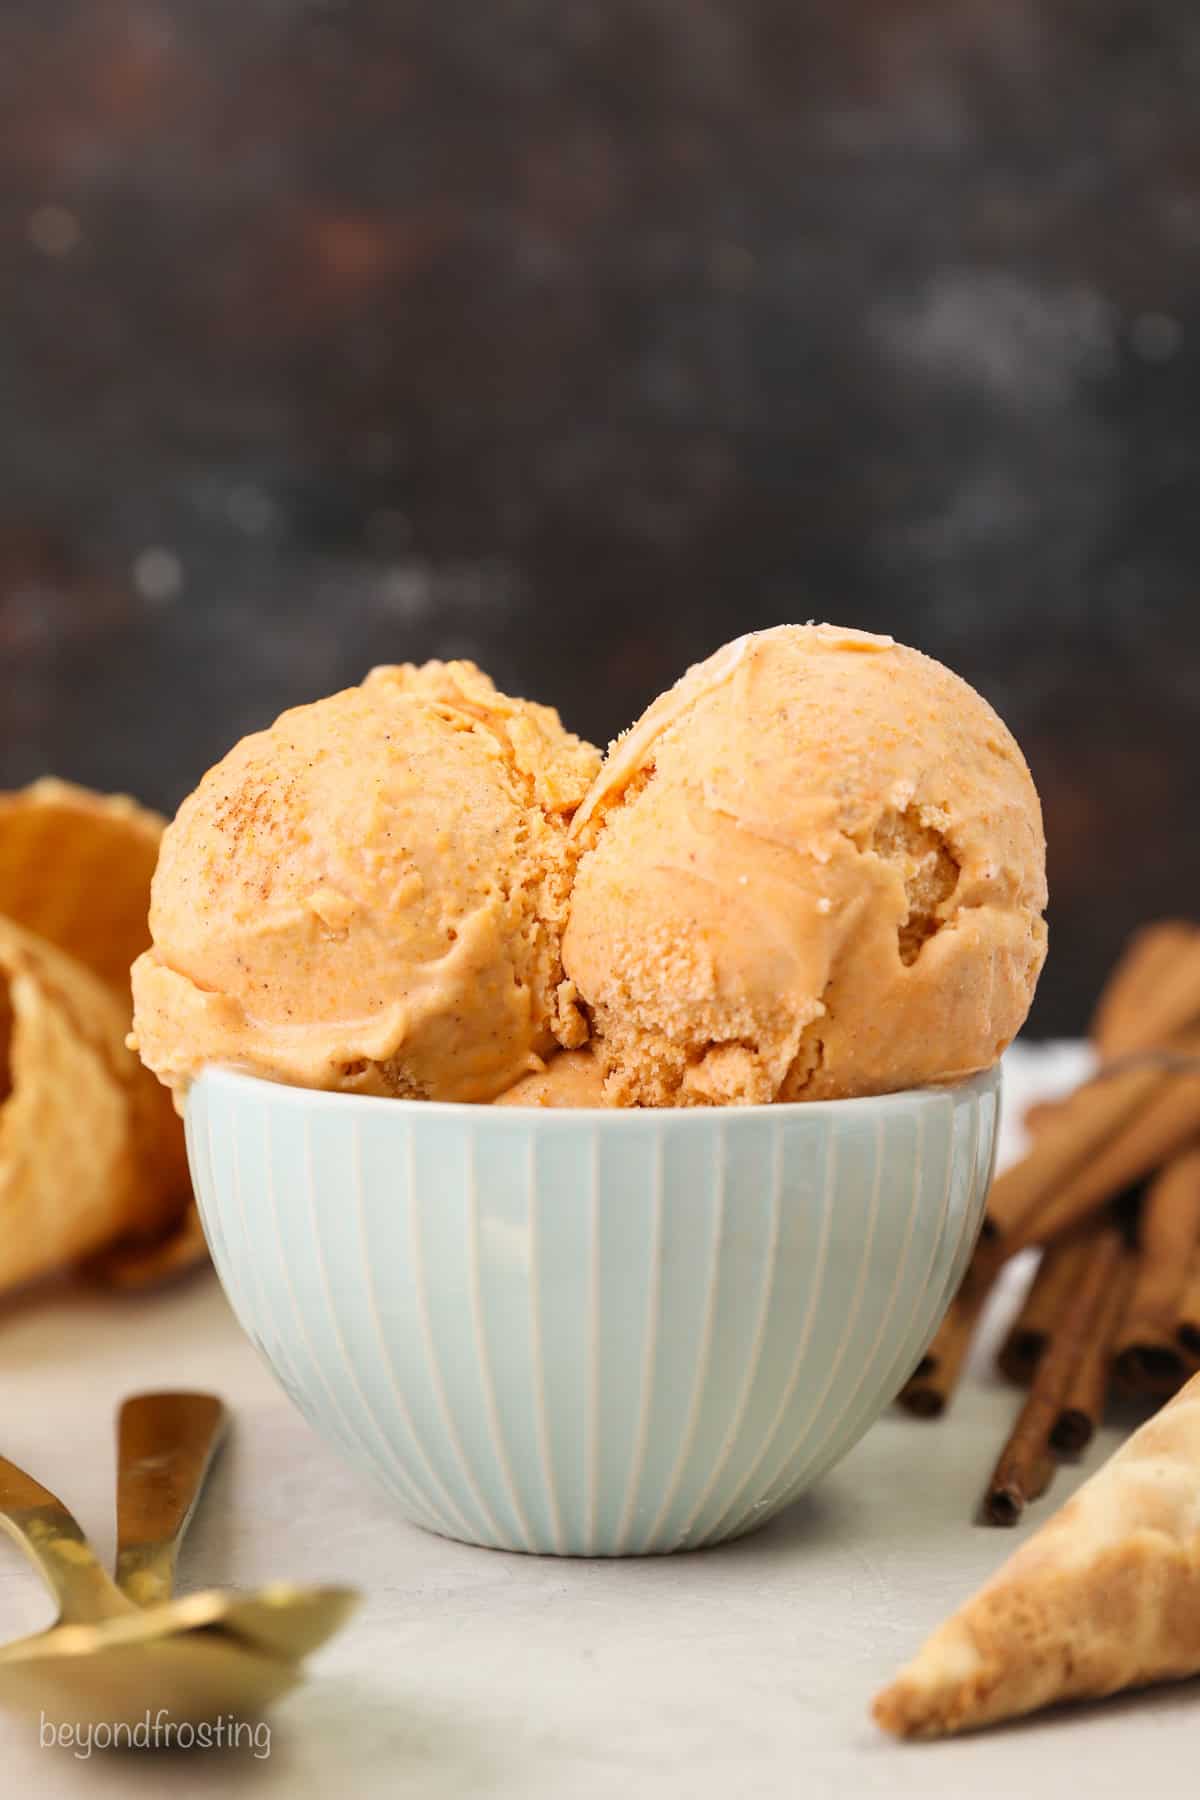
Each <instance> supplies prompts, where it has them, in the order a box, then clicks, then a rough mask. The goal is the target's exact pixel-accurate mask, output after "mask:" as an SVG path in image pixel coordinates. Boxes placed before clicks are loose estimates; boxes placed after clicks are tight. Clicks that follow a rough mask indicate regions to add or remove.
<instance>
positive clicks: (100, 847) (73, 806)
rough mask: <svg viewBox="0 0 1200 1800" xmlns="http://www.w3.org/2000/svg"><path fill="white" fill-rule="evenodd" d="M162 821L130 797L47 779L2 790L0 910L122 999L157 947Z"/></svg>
mask: <svg viewBox="0 0 1200 1800" xmlns="http://www.w3.org/2000/svg"><path fill="white" fill-rule="evenodd" d="M163 825H164V821H163V820H162V819H161V818H160V817H159V815H158V814H157V813H153V812H148V811H147V810H146V808H145V807H142V806H139V805H138V804H137V803H136V801H133V800H129V799H126V798H125V796H124V795H120V794H116V795H110V794H93V793H91V792H90V791H89V790H88V789H87V788H81V787H75V786H74V785H73V784H72V783H70V782H67V781H57V780H55V779H53V778H52V777H50V776H47V777H46V778H45V779H44V780H42V781H35V782H34V783H33V785H32V787H27V788H21V789H19V790H18V791H17V792H15V793H0V913H3V915H4V916H5V918H8V919H12V920H13V921H14V923H15V924H17V925H20V926H23V927H24V929H25V930H26V931H32V932H36V934H37V935H38V937H42V938H46V939H47V940H48V941H49V942H50V943H51V944H54V945H55V946H56V947H57V948H58V949H59V950H65V951H66V953H67V955H68V956H73V957H74V958H75V960H76V961H77V962H81V963H83V964H84V965H85V966H86V967H87V968H89V969H90V970H91V971H92V973H93V974H94V975H98V976H99V977H100V979H101V981H105V982H107V983H108V985H109V986H110V987H112V988H115V989H116V990H117V991H118V992H119V993H120V994H121V995H122V996H125V997H127V996H128V994H129V967H130V964H131V963H132V962H133V960H134V958H135V957H137V956H140V955H141V953H142V951H143V950H145V949H146V947H147V945H148V944H149V942H150V927H149V925H148V923H147V913H148V911H149V907H150V878H151V876H152V875H153V874H154V865H155V863H156V862H157V860H158V845H159V840H160V838H161V837H162V833H163Z"/></svg>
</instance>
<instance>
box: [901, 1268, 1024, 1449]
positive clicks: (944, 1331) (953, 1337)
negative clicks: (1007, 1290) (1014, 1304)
mask: <svg viewBox="0 0 1200 1800" xmlns="http://www.w3.org/2000/svg"><path fill="white" fill-rule="evenodd" d="M1002 1262H1003V1258H1002V1257H1000V1256H999V1255H997V1254H996V1253H995V1251H994V1250H993V1249H991V1248H990V1247H989V1246H988V1245H985V1244H981V1245H980V1246H979V1248H978V1249H977V1250H976V1252H975V1256H974V1259H973V1260H972V1262H971V1265H970V1267H969V1268H968V1270H967V1273H966V1275H965V1276H964V1277H963V1281H962V1285H961V1287H960V1288H959V1290H958V1292H957V1294H955V1296H954V1298H953V1300H952V1301H951V1302H950V1306H949V1308H948V1310H947V1313H946V1316H945V1318H944V1319H943V1320H942V1323H941V1325H940V1327H939V1329H938V1332H937V1335H936V1336H935V1338H934V1340H933V1342H932V1343H931V1344H930V1346H929V1348H928V1350H927V1351H926V1352H925V1355H924V1356H923V1357H922V1358H921V1360H920V1362H919V1363H918V1364H917V1367H916V1369H915V1370H914V1371H913V1373H912V1374H911V1375H910V1376H909V1378H908V1381H907V1382H906V1384H905V1386H904V1387H903V1388H902V1389H901V1391H900V1393H899V1395H898V1396H897V1401H898V1404H899V1405H900V1406H902V1407H903V1408H904V1410H905V1412H908V1413H912V1415H913V1417H914V1418H917V1419H937V1418H940V1417H941V1415H942V1413H944V1412H945V1410H946V1408H947V1406H949V1404H950V1402H951V1400H952V1399H953V1398H954V1391H955V1389H956V1388H957V1386H958V1381H959V1377H960V1376H961V1374H962V1372H963V1368H964V1366H965V1364H966V1360H967V1351H968V1350H969V1349H970V1347H971V1339H972V1338H973V1337H974V1335H975V1327H976V1326H977V1325H978V1323H979V1319H980V1315H981V1314H982V1312H983V1309H984V1306H985V1304H986V1303H987V1298H988V1295H989V1294H990V1293H991V1291H992V1286H993V1284H994V1282H995V1279H996V1276H997V1275H998V1274H999V1272H1000V1268H1001V1265H1002Z"/></svg>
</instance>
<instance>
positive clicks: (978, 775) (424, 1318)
mask: <svg viewBox="0 0 1200 1800" xmlns="http://www.w3.org/2000/svg"><path fill="white" fill-rule="evenodd" d="M1044 905H1045V877H1044V844H1043V838H1042V827H1041V816H1040V809H1039V806H1038V800H1037V795H1036V792H1035V790H1034V787H1033V784H1032V781H1031V779H1030V776H1029V773H1028V770H1027V768H1026V766H1025V763H1024V761H1023V759H1022V757H1021V754H1020V752H1019V750H1018V748H1017V746H1016V744H1015V743H1014V742H1013V739H1012V738H1011V736H1010V735H1009V733H1008V732H1007V730H1006V728H1005V727H1004V725H1003V724H1002V723H1001V721H1000V720H999V719H998V718H997V717H996V715H995V713H994V712H993V711H992V710H991V708H990V707H989V706H987V704H986V703H985V702H984V701H983V700H982V699H981V698H980V697H979V696H978V695H977V694H975V693H974V692H973V691H972V690H971V689H970V688H969V687H968V686H967V685H966V684H965V683H963V682H962V681H961V680H959V679H958V678H957V677H956V676H954V675H953V674H951V673H950V672H949V671H948V670H946V669H944V668H942V667H941V666H940V665H939V664H937V663H934V662H932V661H930V660H929V659H928V658H926V657H924V656H921V655H920V654H919V653H917V652H916V651H913V650H909V649H906V648H904V647H903V646H900V645H898V644H895V643H894V642H893V641H892V640H891V639H889V638H882V637H874V636H869V635H867V634H865V633H861V632H856V631H850V630H841V629H838V628H834V627H830V626H783V627H779V628H777V629H776V630H773V631H765V632H758V633H752V634H750V635H748V636H746V637H743V638H740V639H738V640H736V641H735V642H734V643H732V644H729V645H727V646H725V647H724V648H723V649H722V650H720V651H718V652H717V653H716V655H715V656H713V657H711V658H710V659H709V660H708V661H707V662H706V663H702V664H700V665H698V666H697V667H696V668H694V669H691V670H689V671H688V672H687V674H686V675H685V676H684V677H683V678H682V679H681V681H679V682H678V683H677V684H676V686H675V687H674V688H672V689H671V690H669V691H668V692H667V693H666V694H664V695H663V696H661V697H660V698H659V699H658V700H657V701H655V702H654V704H653V705H652V706H651V707H650V708H649V709H648V710H647V712H646V713H645V714H644V715H643V717H642V718H641V719H640V720H639V721H638V722H637V724H636V725H635V726H634V727H633V728H632V729H631V730H630V731H629V732H628V733H626V734H625V736H624V737H622V738H620V739H618V740H617V742H616V744H615V745H614V746H613V747H612V749H611V750H610V752H609V755H608V757H607V758H606V759H603V760H602V759H601V757H600V754H599V752H598V751H596V750H594V749H593V748H592V747H591V746H590V745H588V744H585V743H583V742H582V741H581V740H579V739H578V738H575V737H573V736H572V735H571V734H570V733H568V732H567V731H565V730H564V729H563V727H562V725H561V724H560V722H559V719H558V716H557V714H555V713H554V712H553V711H551V710H550V709H549V708H546V707H542V706H535V705H533V704H531V703H528V702H525V701H521V700H515V699H510V698H509V697H507V696H505V695H503V694H501V693H499V692H498V691H497V690H496V689H495V688H494V687H493V685H492V684H491V683H490V682H489V681H488V680H487V678H486V677H485V676H483V675H482V674H481V673H480V672H479V671H478V670H476V669H474V668H473V667H472V666H471V665H469V664H464V663H450V664H437V663H435V664H428V665H425V666H424V667H423V668H420V669H416V668H412V667H410V666H408V665H404V666H399V667H396V668H388V669H380V670H376V671H374V672H372V674H371V675H370V676H368V678H367V679H366V681H365V682H364V683H363V684H362V685H361V687H358V688H353V689H349V690H347V691H345V692H344V693H341V694H337V695H334V696H332V697H331V698H330V699H327V700H323V701H318V702H316V703H315V704H313V705H311V706H307V707H301V708H298V709H296V710H294V711H292V712H290V713H285V714H284V715H283V716H282V718H280V719H279V720H278V721H277V722H276V724H275V725H274V726H273V727H272V728H271V729H270V730H268V731H265V732H261V733H258V734H256V735H254V736H252V737H250V738H247V739H244V740H243V741H242V742H241V743H240V744H238V745H237V746H236V747H235V748H234V749H233V750H232V751H231V752H230V754H229V756H227V757H226V758H225V759H224V761H223V762H222V763H220V764H218V765H217V767H216V768H215V769H213V770H211V771H210V772H209V774H208V775H207V776H205V778H204V780H203V781H202V782H201V784H200V786H199V787H198V788H197V790H196V792H195V793H194V794H193V795H192V796H191V797H190V798H189V799H188V800H187V801H185V803H184V805H183V807H182V808H181V809H180V812H179V814H178V816H177V818H176V820H175V822H174V824H173V825H172V826H171V827H170V828H169V830H168V832H167V834H166V837H165V840H164V845H163V850H162V854H161V857H160V861H159V867H158V871H157V874H156V877H155V883H154V894H153V902H152V909H151V928H152V933H153V940H154V941H153V945H152V947H151V949H150V950H149V951H147V952H146V954H145V955H144V956H143V957H141V958H140V959H139V961H138V962H137V963H136V964H135V966H134V975H133V982H134V999H135V1023H134V1040H135V1042H136V1045H137V1047H138V1049H139V1050H140V1052H141V1055H142V1057H143V1058H144V1060H145V1061H146V1062H147V1063H148V1064H149V1066H150V1067H151V1068H152V1069H153V1070H154V1071H155V1072H156V1073H157V1074H158V1075H159V1076H160V1077H161V1078H162V1079H163V1080H164V1081H166V1082H167V1083H168V1084H169V1085H170V1086H171V1087H172V1088H174V1090H175V1092H176V1096H177V1099H178V1102H179V1104H180V1105H181V1107H182V1108H183V1110H184V1113H185V1120H186V1125H187V1135H188V1146H189V1155H190V1161H191V1167H192V1174H193V1180H194V1183H195V1187H196V1191H197V1196H198V1199H199V1203H200V1209H201V1214H202V1217H203V1220H204V1225H205V1231H206V1234H207V1236H208V1240H209V1244H210V1247H211V1249H212V1253H213V1257H214V1261H215V1263H216V1265H217V1269H218V1272H219V1274H220V1277H221V1279H222V1282H223V1283H224V1286H225V1288H226V1291H227V1293H228V1295H229V1298H230V1301H231V1303H232V1305H233V1308H234V1310H235V1312H236V1313H237V1316H238V1318H239V1319H240V1321H241V1323H242V1325H243V1327H244V1328H245V1329H246V1331H247V1332H248V1334H249V1335H250V1337H251V1338H252V1339H253V1341H254V1342H255V1343H256V1344H257V1345H258V1347H259V1349H260V1350H261V1351H262V1353H263V1354H264V1355H265V1356H266V1358H267V1359H268V1361H269V1362H270V1364H271V1366H272V1367H273V1369H274V1370H275V1373H276V1375H277V1376H278V1378H279V1380H280V1381H281V1383H282V1385H283V1386H284V1388H285V1389H286V1390H287V1392H288V1393H289V1395H290V1396H291V1397H292V1398H293V1400H294V1401H295V1402H296V1404H297V1405H298V1406H299V1407H300V1408H301V1410H302V1411H303V1412H304V1413H305V1414H306V1415H307V1417H308V1418H309V1419H310V1420H311V1422H312V1423H313V1424H314V1426H316V1427H317V1429H319V1430H320V1431H322V1432H323V1433H324V1434H325V1435H326V1436H328V1437H329V1438H330V1439H331V1440H332V1441H333V1442H334V1443H335V1444H336V1445H337V1446H339V1447H340V1448H341V1449H342V1450H343V1451H344V1453H345V1454H346V1455H347V1457H349V1458H350V1459H351V1460H352V1461H354V1462H355V1463H356V1464H358V1465H359V1466H360V1467H363V1468H365V1469H367V1470H369V1471H370V1472H371V1473H372V1474H373V1475H374V1476H376V1477H377V1478H379V1479H381V1480H382V1481H383V1482H384V1483H385V1485H386V1486H387V1487H388V1488H389V1490H390V1491H391V1492H392V1494H393V1495H394V1497H395V1499H396V1501H397V1502H398V1504H399V1507H400V1509H401V1510H402V1511H403V1512H404V1513H405V1514H406V1515H407V1516H408V1517H409V1518H410V1519H412V1520H413V1521H415V1522H416V1523H418V1524H422V1525H425V1526H427V1527H429V1528H431V1529H433V1530H435V1531H439V1532H443V1533H446V1534H448V1535H451V1536H454V1537H459V1538H462V1539H465V1540H468V1541H471V1542H476V1543H481V1544H488V1545H494V1546H499V1547H504V1548H509V1549H518V1550H529V1551H541V1552H551V1553H554V1552H557V1553H577V1554H631V1553H641V1552H649V1551H664V1550H674V1549H680V1548H685V1547H695V1546H699V1545H702V1544H711V1543H715V1542H718V1541H720V1540H721V1539H723V1538H727V1537H731V1536H736V1535H738V1534H740V1533H742V1532H745V1531H747V1530H750V1529H752V1528H753V1527H754V1526H755V1525H757V1524H760V1523H762V1522H763V1521H765V1520H766V1519H768V1518H770V1517H771V1516H773V1514H774V1513H776V1512H777V1511H779V1510H780V1509H781V1508H783V1507H784V1506H786V1505H788V1504H790V1502H791V1501H792V1500H793V1499H795V1498H796V1497H797V1495H798V1494H800V1493H801V1492H802V1491H803V1490H804V1489H805V1488H806V1487H807V1486H808V1485H809V1484H810V1483H811V1482H813V1481H814V1480H816V1479H817V1478H818V1477H819V1476H820V1475H821V1474H822V1473H823V1472H824V1471H825V1470H826V1469H828V1468H829V1467H830V1466H831V1465H832V1464H833V1463H834V1462H835V1461H837V1460H838V1458H839V1457H840V1456H842V1455H843V1454H844V1453H845V1452H846V1450H848V1449H849V1448H850V1446H851V1445H852V1444H853V1442H854V1441H855V1440H856V1439H857V1438H858V1437H859V1436H860V1435H861V1434H862V1432H863V1431H865V1430H866V1428H867V1427H868V1426H869V1425H870V1424H871V1423H872V1422H873V1421H874V1419H875V1418H876V1417H877V1416H878V1414H879V1413H880V1412H881V1411H882V1409H883V1408H884V1406H886V1405H887V1404H888V1402H889V1401H890V1400H891V1399H892V1398H893V1396H894V1395H895V1393H896V1392H897V1391H898V1390H899V1388H900V1387H901V1386H902V1385H903V1383H904V1381H905V1379H906V1378H907V1376H908V1375H909V1373H910V1372H911V1370H912V1368H913V1366H914V1365H915V1364H916V1362H917V1361H918V1359H919V1358H920V1356H921V1354H922V1352H923V1350H924V1349H925V1346H926V1344H927V1343H928V1341H929V1339H930V1338H931V1336H932V1335H933V1333H934V1331H935V1330H936V1328H937V1325H938V1323H939V1321H940V1318H941V1316H942V1313H943V1311H944V1308H945V1306H946V1304H947V1302H948V1300H949V1297H950V1295H951V1293H952V1292H953V1290H954V1288H955V1286H956V1285H957V1281H958V1279H959V1277H960V1276H961V1274H962V1271H963V1269H964V1267H965V1265H966V1262H967V1259H968V1258H969V1255H970V1252H971V1248H972V1246H973V1243H974V1239H975V1235H976V1233H977V1231H978V1227H979V1224H980V1221H981V1219H982V1214H983V1207H984V1202H985V1198H986V1192H987V1186H988V1181H989V1178H990V1172H991V1164H992V1152H993V1143H994V1135H995V1125H996V1112H997V1105H998V1090H999V1072H998V1061H999V1057H1000V1055H1001V1053H1002V1051H1003V1049H1004V1048H1005V1046H1006V1045H1007V1044H1008V1043H1009V1041H1010V1040H1011V1039H1012V1037H1013V1036H1014V1034H1015V1033H1016V1031H1017V1030H1018V1029H1019V1027H1020V1025H1021V1023H1022V1022H1023V1020H1024V1018H1025V1015H1026V1012H1027V1010H1028V1006H1029V1003H1030V1000H1031V998H1032V994H1033V989H1034V985H1035V983H1036V980H1037V976H1038V972H1039V970H1040V967H1041V963H1042V959H1043V956H1044V953H1045V926H1044V923H1043V919H1042V913H1043V909H1044Z"/></svg>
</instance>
